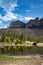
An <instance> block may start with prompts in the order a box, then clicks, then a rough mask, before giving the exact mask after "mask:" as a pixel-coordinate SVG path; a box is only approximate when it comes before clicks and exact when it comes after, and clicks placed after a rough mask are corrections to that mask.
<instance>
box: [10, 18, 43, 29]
mask: <svg viewBox="0 0 43 65" xmlns="http://www.w3.org/2000/svg"><path fill="white" fill-rule="evenodd" d="M9 28H31V29H37V28H39V29H40V28H43V18H41V19H40V20H39V19H38V18H35V19H34V20H30V21H28V23H26V24H25V23H23V22H21V21H19V20H18V21H15V22H11V24H10V25H9Z"/></svg>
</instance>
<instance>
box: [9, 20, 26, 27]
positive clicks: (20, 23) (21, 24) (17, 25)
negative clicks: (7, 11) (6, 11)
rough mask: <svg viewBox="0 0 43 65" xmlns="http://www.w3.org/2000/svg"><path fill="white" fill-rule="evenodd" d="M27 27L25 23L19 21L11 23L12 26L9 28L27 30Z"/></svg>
mask: <svg viewBox="0 0 43 65" xmlns="http://www.w3.org/2000/svg"><path fill="white" fill-rule="evenodd" d="M25 27H26V25H25V23H23V22H21V21H19V20H18V21H15V22H11V24H10V25H9V28H25Z"/></svg>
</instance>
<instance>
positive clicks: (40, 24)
mask: <svg viewBox="0 0 43 65" xmlns="http://www.w3.org/2000/svg"><path fill="white" fill-rule="evenodd" d="M26 27H27V28H33V29H36V28H39V29H40V28H43V18H41V19H40V20H39V18H35V19H34V20H30V21H28V23H27V24H26Z"/></svg>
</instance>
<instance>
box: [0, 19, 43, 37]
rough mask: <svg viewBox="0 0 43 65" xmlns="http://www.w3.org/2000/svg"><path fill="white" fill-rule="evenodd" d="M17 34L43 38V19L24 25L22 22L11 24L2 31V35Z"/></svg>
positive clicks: (0, 31)
mask: <svg viewBox="0 0 43 65" xmlns="http://www.w3.org/2000/svg"><path fill="white" fill-rule="evenodd" d="M3 32H4V33H16V34H21V33H24V35H26V36H28V35H32V36H41V37H43V18H41V19H40V20H39V18H35V19H34V20H30V21H29V22H28V23H23V22H21V21H14V22H11V23H10V25H9V27H8V28H6V29H0V34H2V33H3Z"/></svg>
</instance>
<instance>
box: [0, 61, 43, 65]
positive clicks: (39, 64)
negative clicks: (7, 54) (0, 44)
mask: <svg viewBox="0 0 43 65" xmlns="http://www.w3.org/2000/svg"><path fill="white" fill-rule="evenodd" d="M0 65H43V60H22V61H21V60H18V61H14V62H9V61H6V62H5V61H4V62H3V61H2V62H1V61H0Z"/></svg>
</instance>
